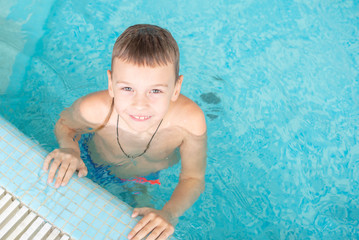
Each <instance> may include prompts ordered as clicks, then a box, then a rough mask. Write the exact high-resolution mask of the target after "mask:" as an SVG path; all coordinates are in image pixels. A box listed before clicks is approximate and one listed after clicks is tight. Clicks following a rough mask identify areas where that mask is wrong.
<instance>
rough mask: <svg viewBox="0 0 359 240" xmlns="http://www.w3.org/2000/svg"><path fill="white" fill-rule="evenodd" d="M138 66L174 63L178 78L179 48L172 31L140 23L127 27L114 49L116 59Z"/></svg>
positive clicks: (113, 57) (113, 54)
mask: <svg viewBox="0 0 359 240" xmlns="http://www.w3.org/2000/svg"><path fill="white" fill-rule="evenodd" d="M116 58H119V59H121V60H123V61H125V62H128V63H133V64H136V65H138V66H149V67H157V66H165V65H167V64H169V63H172V64H173V65H174V67H175V77H176V80H177V79H178V76H179V49H178V45H177V42H176V40H175V39H174V38H173V36H172V35H171V33H170V32H169V31H167V30H166V29H163V28H161V27H158V26H155V25H150V24H138V25H134V26H131V27H129V28H127V29H126V30H125V31H124V32H123V33H122V34H121V35H120V36H119V37H118V38H117V40H116V42H115V45H114V47H113V51H112V61H111V68H112V70H113V62H114V59H116Z"/></svg>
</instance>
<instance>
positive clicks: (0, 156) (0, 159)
mask: <svg viewBox="0 0 359 240" xmlns="http://www.w3.org/2000/svg"><path fill="white" fill-rule="evenodd" d="M8 157H9V155H8V154H7V153H6V152H4V151H2V150H1V151H0V162H2V163H5V162H6V160H7V159H8Z"/></svg>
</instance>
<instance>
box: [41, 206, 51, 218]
mask: <svg viewBox="0 0 359 240" xmlns="http://www.w3.org/2000/svg"><path fill="white" fill-rule="evenodd" d="M38 213H39V214H40V215H41V216H43V217H44V218H47V216H48V215H49V213H50V210H49V209H48V208H47V207H44V206H41V207H40V209H39V211H38Z"/></svg>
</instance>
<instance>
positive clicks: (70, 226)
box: [63, 222, 76, 233]
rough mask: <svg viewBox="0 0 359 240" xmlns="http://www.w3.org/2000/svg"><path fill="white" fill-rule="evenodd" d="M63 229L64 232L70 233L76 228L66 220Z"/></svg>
mask: <svg viewBox="0 0 359 240" xmlns="http://www.w3.org/2000/svg"><path fill="white" fill-rule="evenodd" d="M63 229H64V230H65V232H68V233H72V232H73V231H75V230H76V227H75V226H74V225H72V224H71V223H69V222H67V223H66V225H65V226H64V227H63Z"/></svg>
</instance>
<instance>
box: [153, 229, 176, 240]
mask: <svg viewBox="0 0 359 240" xmlns="http://www.w3.org/2000/svg"><path fill="white" fill-rule="evenodd" d="M174 231H175V229H174V227H173V226H170V227H169V228H167V229H166V230H165V231H163V232H162V233H161V235H160V236H159V237H158V238H157V240H165V239H167V238H169V237H170V236H171V235H172V234H173V233H174Z"/></svg>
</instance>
